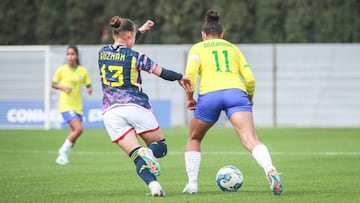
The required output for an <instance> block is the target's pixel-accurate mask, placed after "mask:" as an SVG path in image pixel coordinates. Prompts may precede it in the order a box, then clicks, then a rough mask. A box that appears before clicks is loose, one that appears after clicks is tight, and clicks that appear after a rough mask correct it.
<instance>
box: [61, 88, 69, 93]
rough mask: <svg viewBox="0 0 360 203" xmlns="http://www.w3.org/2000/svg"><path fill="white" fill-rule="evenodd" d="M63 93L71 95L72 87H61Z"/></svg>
mask: <svg viewBox="0 0 360 203" xmlns="http://www.w3.org/2000/svg"><path fill="white" fill-rule="evenodd" d="M61 89H62V91H64V92H65V93H68V94H69V93H70V92H71V87H61Z"/></svg>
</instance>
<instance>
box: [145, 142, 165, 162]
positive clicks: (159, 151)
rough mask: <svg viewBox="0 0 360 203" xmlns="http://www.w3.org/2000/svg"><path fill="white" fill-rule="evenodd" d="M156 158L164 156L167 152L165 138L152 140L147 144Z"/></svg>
mask: <svg viewBox="0 0 360 203" xmlns="http://www.w3.org/2000/svg"><path fill="white" fill-rule="evenodd" d="M149 148H150V149H151V150H152V151H153V153H154V156H155V157H156V158H161V157H164V156H165V155H166V154H167V145H166V142H165V139H163V140H160V141H157V142H153V143H151V144H150V145H149Z"/></svg>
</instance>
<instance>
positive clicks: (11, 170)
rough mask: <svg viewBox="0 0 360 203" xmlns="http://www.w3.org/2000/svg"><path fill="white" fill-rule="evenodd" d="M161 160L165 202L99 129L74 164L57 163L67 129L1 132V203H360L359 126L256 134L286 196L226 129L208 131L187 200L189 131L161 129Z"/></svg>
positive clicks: (88, 134)
mask: <svg viewBox="0 0 360 203" xmlns="http://www.w3.org/2000/svg"><path fill="white" fill-rule="evenodd" d="M164 132H165V134H166V138H167V142H168V148H169V153H168V156H166V157H165V158H163V159H161V160H160V163H161V170H162V175H161V176H160V177H159V181H160V182H161V184H162V186H163V188H164V190H165V192H166V195H167V196H166V197H165V198H154V197H151V196H146V194H147V193H148V192H149V190H148V188H147V186H146V185H145V184H144V183H143V182H142V181H141V180H140V179H139V177H138V176H137V175H136V173H135V170H134V165H133V163H132V161H131V160H130V159H129V158H128V157H127V156H126V155H125V154H124V153H123V152H122V151H121V150H120V148H118V147H117V146H116V145H114V144H112V143H111V142H110V140H109V137H108V135H107V134H106V131H105V130H103V129H97V130H95V129H86V130H85V132H84V134H83V135H82V137H81V138H80V140H78V142H77V144H76V146H75V148H74V150H73V152H72V154H71V156H70V160H71V165H69V166H58V165H56V164H55V158H56V156H57V149H58V147H59V146H60V145H61V144H62V142H63V140H64V138H65V136H66V134H67V130H50V131H42V130H3V129H2V130H0V164H1V165H0V202H131V203H136V202H142V203H144V202H207V203H209V202H252V203H253V202H360V129H359V128H344V129H339V128H305V129H303V128H258V129H257V132H258V134H259V137H260V139H261V140H262V141H263V142H264V143H265V144H266V145H267V146H268V148H269V150H270V153H271V154H272V158H273V162H274V164H275V165H276V166H277V168H278V170H279V171H280V172H282V173H283V175H282V176H281V177H282V181H283V186H284V187H283V194H282V196H274V195H272V193H271V192H270V189H269V186H268V184H267V182H266V180H265V176H264V173H263V171H262V169H261V168H260V167H259V166H258V165H257V163H256V162H255V160H254V159H253V158H252V156H251V155H250V154H249V153H248V152H246V151H245V150H244V148H243V147H242V146H241V145H240V142H239V140H238V138H237V136H236V135H235V132H234V130H233V129H231V128H214V129H211V130H210V132H209V133H208V135H207V137H206V138H205V140H204V142H203V146H202V163H201V168H200V175H199V193H198V194H196V195H186V194H183V193H182V189H183V187H184V185H185V183H186V174H185V167H184V154H183V153H184V146H185V142H186V137H187V129H186V128H173V129H164ZM228 164H233V165H235V166H237V167H238V168H240V169H241V170H242V172H243V174H244V179H245V180H244V184H243V186H242V188H241V189H240V191H238V192H221V191H220V190H219V189H218V188H217V187H216V185H215V174H216V172H217V170H218V169H219V168H220V167H221V166H223V165H228Z"/></svg>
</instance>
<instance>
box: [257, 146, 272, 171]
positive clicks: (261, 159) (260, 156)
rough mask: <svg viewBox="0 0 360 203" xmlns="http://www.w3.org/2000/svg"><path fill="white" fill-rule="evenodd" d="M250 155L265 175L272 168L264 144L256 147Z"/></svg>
mask: <svg viewBox="0 0 360 203" xmlns="http://www.w3.org/2000/svg"><path fill="white" fill-rule="evenodd" d="M252 155H253V157H254V158H255V160H256V161H257V163H258V164H259V165H260V166H261V167H262V168H263V169H264V171H265V174H267V172H268V171H269V170H270V169H272V168H273V165H272V160H271V156H270V153H269V151H268V149H267V147H266V146H265V145H264V144H259V145H256V146H255V147H254V149H253V151H252Z"/></svg>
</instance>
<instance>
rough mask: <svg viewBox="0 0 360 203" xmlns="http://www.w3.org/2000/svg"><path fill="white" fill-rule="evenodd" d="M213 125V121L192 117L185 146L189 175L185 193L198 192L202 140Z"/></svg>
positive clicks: (186, 166)
mask: <svg viewBox="0 0 360 203" xmlns="http://www.w3.org/2000/svg"><path fill="white" fill-rule="evenodd" d="M212 126H213V123H208V122H205V121H202V120H199V119H197V118H195V117H193V118H192V119H191V122H190V129H189V137H188V140H187V144H186V148H185V169H186V173H187V176H188V182H187V184H186V185H185V187H184V189H183V192H184V193H189V194H195V193H197V192H198V174H199V169H200V163H201V141H202V139H203V138H204V136H205V134H206V132H207V131H208V130H209V129H210V128H211V127H212Z"/></svg>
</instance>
